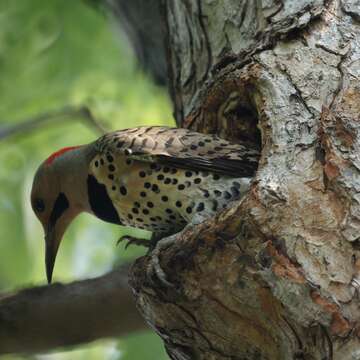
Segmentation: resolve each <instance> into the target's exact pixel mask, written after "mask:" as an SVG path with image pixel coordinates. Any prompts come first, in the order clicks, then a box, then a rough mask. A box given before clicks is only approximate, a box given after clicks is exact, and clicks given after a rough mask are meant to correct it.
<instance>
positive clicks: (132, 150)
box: [95, 126, 259, 177]
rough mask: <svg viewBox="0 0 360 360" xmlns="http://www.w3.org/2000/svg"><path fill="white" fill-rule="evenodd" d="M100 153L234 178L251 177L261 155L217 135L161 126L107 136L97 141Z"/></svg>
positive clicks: (97, 148)
mask: <svg viewBox="0 0 360 360" xmlns="http://www.w3.org/2000/svg"><path fill="white" fill-rule="evenodd" d="M95 148H96V151H97V152H99V153H103V154H106V153H113V154H122V155H125V156H128V157H129V158H130V159H134V160H139V161H144V162H153V163H158V164H163V165H168V166H173V167H178V168H183V169H189V170H202V171H210V172H214V173H218V174H223V175H229V176H232V177H251V176H253V175H254V173H255V171H256V169H257V164H258V160H259V152H258V151H257V150H255V149H249V148H247V147H246V146H244V145H241V144H234V143H230V142H229V141H227V140H224V139H221V138H219V137H218V136H216V135H210V134H201V133H197V132H193V131H190V130H187V129H181V128H179V129H178V128H168V127H161V126H151V127H145V126H144V127H137V128H132V129H125V130H120V131H115V132H112V133H109V134H106V135H104V136H102V137H101V138H99V139H98V140H97V141H96V142H95Z"/></svg>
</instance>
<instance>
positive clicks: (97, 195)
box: [31, 126, 259, 283]
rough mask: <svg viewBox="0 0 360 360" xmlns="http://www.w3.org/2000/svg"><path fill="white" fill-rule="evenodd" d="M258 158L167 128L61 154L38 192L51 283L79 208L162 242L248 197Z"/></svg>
mask: <svg viewBox="0 0 360 360" xmlns="http://www.w3.org/2000/svg"><path fill="white" fill-rule="evenodd" d="M258 158H259V153H258V152H257V151H256V150H254V149H248V148H247V147H245V146H243V145H239V144H234V143H230V142H228V141H226V140H223V139H221V138H219V137H217V136H216V135H206V134H200V133H196V132H192V131H189V130H186V129H177V128H167V127H160V126H152V127H137V128H132V129H126V130H120V131H115V132H112V133H109V134H106V135H104V136H102V137H100V138H99V139H98V140H96V141H95V142H92V143H90V144H87V145H81V146H73V147H67V148H64V149H61V150H59V151H57V152H55V153H54V154H52V155H51V156H50V157H48V158H47V159H46V160H45V161H44V162H43V163H42V164H41V165H40V167H39V169H38V170H37V173H36V175H35V178H34V182H33V187H32V191H31V204H32V208H33V210H34V212H35V214H36V216H37V217H38V218H39V220H40V222H41V223H42V225H43V228H44V232H45V249H46V256H45V262H46V273H47V279H48V282H49V283H50V282H51V278H52V272H53V267H54V263H55V258H56V254H57V251H58V248H59V245H60V242H61V239H62V237H63V234H64V232H65V230H66V228H67V227H68V225H69V224H70V223H71V221H72V220H73V219H74V218H75V217H76V216H77V215H78V214H79V213H81V212H89V213H91V214H93V215H95V216H96V217H98V218H99V219H101V220H104V221H106V222H110V223H115V224H119V225H125V226H132V227H136V228H141V229H145V230H149V231H152V232H153V234H154V235H155V238H157V239H160V238H162V237H165V236H168V235H171V234H174V233H176V232H179V231H180V230H182V229H183V228H184V227H185V226H186V224H188V223H190V222H191V221H192V218H193V217H194V216H195V215H196V216H200V217H201V218H204V219H205V218H207V217H210V216H211V215H213V214H214V213H215V212H216V211H218V210H220V209H222V208H224V207H226V206H227V204H228V203H229V202H230V201H233V200H237V199H240V198H241V196H242V195H243V194H244V192H246V190H247V189H248V188H249V184H250V181H251V179H252V177H253V175H254V173H255V171H256V168H257V163H258Z"/></svg>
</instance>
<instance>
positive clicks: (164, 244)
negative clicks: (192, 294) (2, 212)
mask: <svg viewBox="0 0 360 360" xmlns="http://www.w3.org/2000/svg"><path fill="white" fill-rule="evenodd" d="M176 235H177V234H174V235H172V236H169V237H166V238H163V239H161V240H159V241H157V243H156V244H155V246H154V248H153V250H152V251H151V253H150V261H149V264H148V268H147V274H148V276H149V277H150V278H151V277H152V276H153V275H154V276H155V277H156V278H157V279H159V280H160V282H161V283H162V284H163V285H164V286H165V287H171V288H173V287H174V286H175V285H174V284H172V283H171V282H169V281H168V280H167V276H166V273H165V271H164V270H163V268H162V267H161V265H160V253H161V251H162V250H165V249H167V248H168V247H169V246H171V245H172V244H173V243H174V242H175V241H176Z"/></svg>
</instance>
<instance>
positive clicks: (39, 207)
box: [34, 199, 45, 212]
mask: <svg viewBox="0 0 360 360" xmlns="http://www.w3.org/2000/svg"><path fill="white" fill-rule="evenodd" d="M34 210H35V211H36V212H43V211H44V210H45V203H44V200H42V199H35V201H34Z"/></svg>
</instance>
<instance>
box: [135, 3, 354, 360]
mask: <svg viewBox="0 0 360 360" xmlns="http://www.w3.org/2000/svg"><path fill="white" fill-rule="evenodd" d="M163 7H164V8H163V10H164V14H165V20H166V24H167V31H168V44H167V45H168V49H167V52H168V62H169V67H170V86H171V89H172V96H173V101H174V104H175V114H176V119H177V122H178V123H179V125H181V126H187V127H191V128H193V129H195V130H198V131H203V132H217V133H219V134H221V135H222V136H224V137H227V138H232V139H235V140H236V139H238V138H241V137H242V138H245V139H247V140H248V141H249V146H260V145H261V147H262V157H261V160H260V163H259V169H258V172H257V175H256V177H255V179H254V181H253V185H252V188H251V191H250V192H249V193H248V195H247V196H246V197H245V198H244V199H243V200H242V201H241V202H239V203H234V204H231V206H230V207H229V208H228V209H227V210H225V211H223V212H221V213H219V214H218V216H217V217H216V218H214V219H210V220H209V221H207V222H206V223H203V224H200V225H197V226H194V227H193V228H192V229H189V230H187V231H186V232H184V233H181V234H179V235H178V241H177V243H176V244H174V245H171V246H169V247H168V248H167V249H165V250H163V251H162V253H161V264H162V267H163V269H164V270H165V272H166V274H167V276H168V278H169V280H170V281H171V282H172V283H173V284H175V285H176V288H165V287H163V286H161V284H160V283H159V282H157V281H156V279H152V280H153V282H151V281H150V279H149V278H148V275H147V274H148V272H146V271H145V270H146V268H147V266H148V263H149V257H143V258H141V259H139V260H138V261H137V262H136V264H135V265H134V268H133V273H132V280H131V283H132V286H133V288H134V291H135V294H136V299H137V304H138V307H139V309H140V310H141V312H142V314H143V316H144V317H145V318H146V320H147V321H148V323H149V324H150V325H151V326H152V327H153V328H154V329H155V330H156V331H157V332H158V334H159V335H160V336H161V337H162V338H163V340H164V342H165V344H166V348H167V350H168V353H169V355H170V357H171V358H172V359H181V360H182V359H204V360H205V359H206V360H213V359H221V360H222V359H224V360H225V359H226V360H228V359H229V360H230V359H341V360H346V359H358V358H360V342H359V336H360V328H359V314H360V313H359V297H358V285H357V284H358V283H359V284H360V257H359V256H360V253H359V249H360V246H359V243H360V196H359V191H360V177H359V174H360V157H359V153H360V152H359V150H360V126H359V114H360V83H359V77H360V4H359V2H358V1H356V0H342V1H340V0H332V1H325V0H298V1H293V0H263V1H260V0H259V1H250V0H241V1H239V0H224V1H213V0H197V1H193V0H181V1H180V0H179V1H164V2H163ZM257 126H258V128H259V129H260V131H261V138H260V135H259V132H258V130H257ZM358 281H359V282H358Z"/></svg>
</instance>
